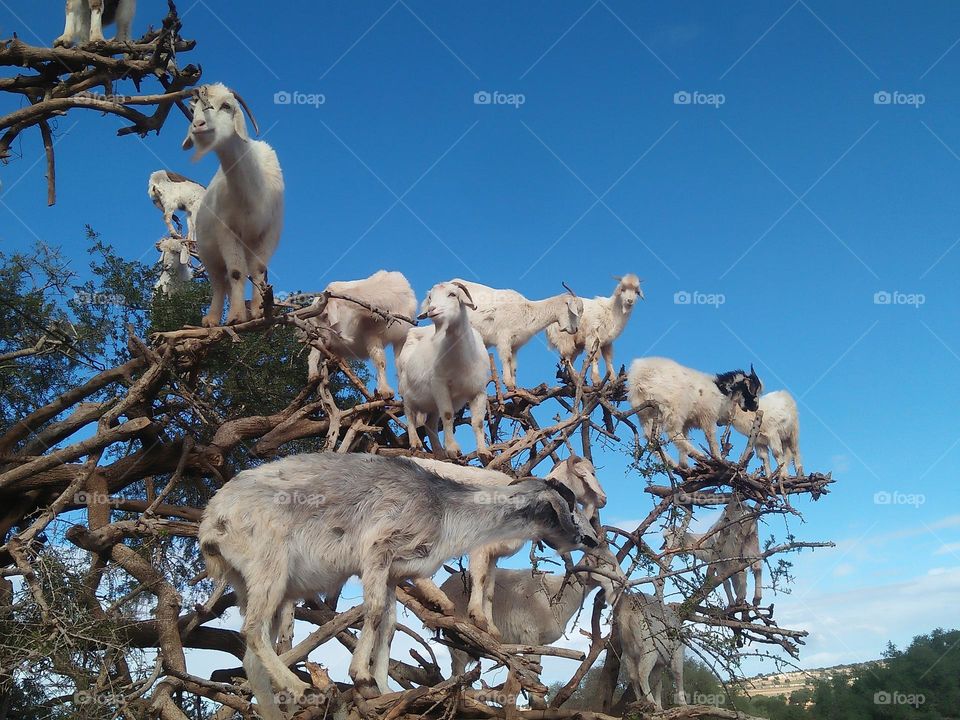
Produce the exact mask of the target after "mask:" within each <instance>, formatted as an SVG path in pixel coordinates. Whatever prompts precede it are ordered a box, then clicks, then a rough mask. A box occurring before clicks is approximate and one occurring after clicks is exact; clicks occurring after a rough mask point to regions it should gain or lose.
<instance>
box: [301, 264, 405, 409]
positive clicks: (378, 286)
mask: <svg viewBox="0 0 960 720" xmlns="http://www.w3.org/2000/svg"><path fill="white" fill-rule="evenodd" d="M324 292H325V293H326V292H329V293H336V294H338V295H343V296H346V297H351V298H356V299H357V300H361V301H363V302H365V303H367V304H368V305H371V306H372V307H375V308H379V309H380V310H383V311H384V312H387V313H391V314H394V315H404V316H407V317H412V316H413V314H414V313H415V312H416V311H417V297H416V295H414V294H413V288H411V287H410V283H409V282H407V279H406V278H405V277H404V276H403V274H402V273H398V272H388V271H386V270H378V271H377V272H375V273H374V274H373V275H371V276H370V277H368V278H364V279H363V280H345V281H339V282H332V283H330V284H329V285H327V288H326V290H324ZM320 302H322V299H321V298H317V300H315V301H314V305H316V304H318V303H320ZM310 321H311V322H313V323H314V324H315V325H316V326H317V327H319V328H320V337H321V340H322V341H323V344H324V345H325V346H326V347H328V348H329V349H330V351H331V352H333V353H335V354H337V355H339V356H340V357H342V358H344V359H347V360H363V359H366V358H370V359H371V360H373V364H374V365H375V366H376V368H377V393H378V394H379V395H380V396H381V397H392V396H393V388H391V387H390V383H389V382H388V381H387V358H386V355H385V354H384V347H385V346H387V345H392V346H393V356H394V358H396V357H397V356H398V355H399V354H400V351H401V350H402V349H403V345H404V342H406V339H407V332H408V331H409V330H410V325H409V323H406V322H403V321H402V320H387V319H385V318H384V317H383V316H382V315H378V314H377V313H375V312H372V311H370V310H368V309H367V308H365V307H363V306H362V305H358V304H357V303H354V302H350V301H349V300H341V299H339V298H334V297H330V298H327V299H326V305H325V306H324V309H323V312H322V313H321V314H320V315H318V316H316V317H315V318H311V319H310ZM327 328H329V329H327ZM321 357H322V353H321V352H320V351H319V350H318V349H316V348H311V350H310V356H309V358H308V361H307V364H308V367H309V373H310V374H309V379H310V380H311V381H312V380H315V379H316V378H318V377H319V376H320V369H319V368H320V359H321Z"/></svg>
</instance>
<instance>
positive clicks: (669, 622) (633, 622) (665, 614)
mask: <svg viewBox="0 0 960 720" xmlns="http://www.w3.org/2000/svg"><path fill="white" fill-rule="evenodd" d="M613 632H614V633H616V634H617V635H618V636H619V640H620V647H621V649H622V656H621V663H622V664H623V665H625V666H626V671H627V678H628V679H629V681H630V684H631V685H632V686H633V693H634V695H636V696H637V697H638V698H641V697H642V698H646V699H647V700H649V701H650V702H652V703H653V704H654V705H656V706H657V708H658V709H662V708H663V671H664V670H669V671H670V677H671V679H672V680H673V687H674V692H675V693H676V698H675V699H676V704H677V705H686V704H687V699H686V695H685V693H684V691H683V640H682V632H683V623H682V622H681V620H680V616H679V615H677V613H676V612H675V611H674V610H673V609H672V608H671V607H669V606H668V605H666V604H665V603H663V602H661V600H660V599H659V598H657V597H654V596H653V595H647V594H646V593H642V592H631V593H624V594H623V596H622V597H621V598H620V601H619V602H618V603H617V605H616V608H615V609H614V612H613Z"/></svg>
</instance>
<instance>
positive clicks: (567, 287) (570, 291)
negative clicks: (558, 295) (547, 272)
mask: <svg viewBox="0 0 960 720" xmlns="http://www.w3.org/2000/svg"><path fill="white" fill-rule="evenodd" d="M560 284H561V285H563V287H564V288H566V290H567V292H568V293H570V294H571V295H573V296H574V297H576V296H577V294H576V293H575V292H574V291H573V290H571V289H570V286H569V285H567V284H566V283H565V282H561V283H560Z"/></svg>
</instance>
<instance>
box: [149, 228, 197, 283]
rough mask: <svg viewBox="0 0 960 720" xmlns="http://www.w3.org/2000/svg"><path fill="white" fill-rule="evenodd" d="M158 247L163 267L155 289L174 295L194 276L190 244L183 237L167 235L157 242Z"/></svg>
mask: <svg viewBox="0 0 960 720" xmlns="http://www.w3.org/2000/svg"><path fill="white" fill-rule="evenodd" d="M156 248H157V250H159V251H160V268H161V269H160V277H158V278H157V282H156V283H154V286H153V289H154V291H155V292H159V293H162V294H164V295H173V294H174V293H175V292H176V291H177V289H178V288H180V287H182V286H183V285H185V284H186V283H189V282H190V280H191V279H192V278H193V269H192V268H191V267H190V246H189V245H188V244H187V241H186V240H184V239H183V238H178V237H165V238H163V239H161V240H159V241H158V242H157V245H156Z"/></svg>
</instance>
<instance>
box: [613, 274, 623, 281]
mask: <svg viewBox="0 0 960 720" xmlns="http://www.w3.org/2000/svg"><path fill="white" fill-rule="evenodd" d="M610 277H612V278H613V279H614V280H616V281H617V282H620V281H621V280H623V275H611V276H610Z"/></svg>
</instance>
